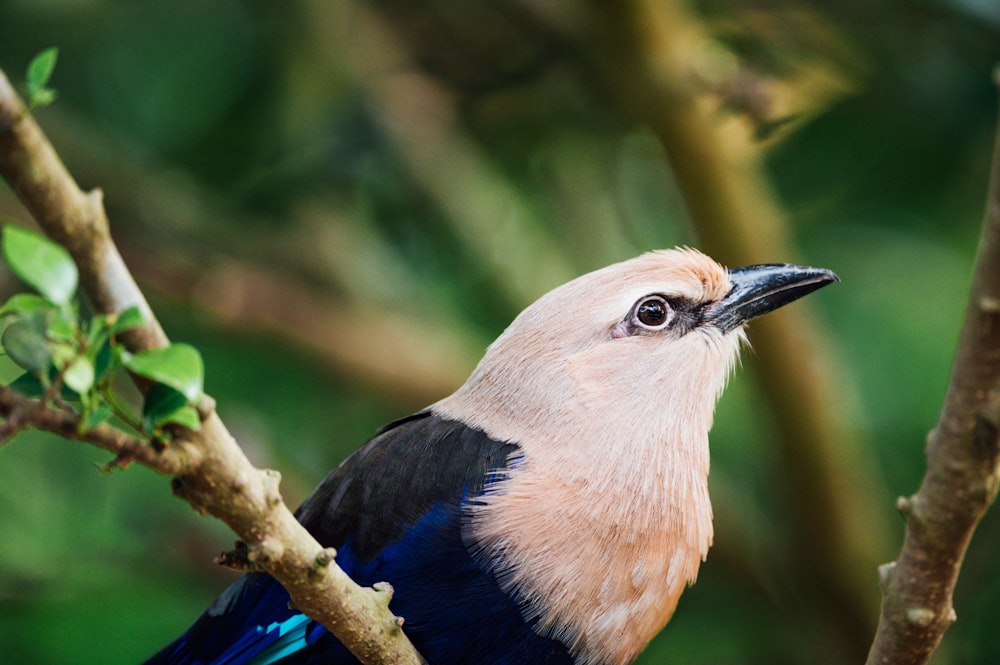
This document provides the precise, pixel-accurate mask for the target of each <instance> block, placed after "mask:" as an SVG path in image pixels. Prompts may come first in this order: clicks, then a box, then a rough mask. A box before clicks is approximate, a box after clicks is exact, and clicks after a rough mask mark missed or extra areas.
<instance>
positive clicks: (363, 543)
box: [149, 412, 572, 665]
mask: <svg viewBox="0 0 1000 665" xmlns="http://www.w3.org/2000/svg"><path fill="white" fill-rule="evenodd" d="M517 452H518V448H517V446H516V445H513V444H510V443H505V442H499V441H495V440H493V439H490V438H489V437H488V436H487V435H486V434H484V433H483V432H481V431H479V430H475V429H473V428H470V427H467V426H465V425H463V424H462V423H459V422H456V421H449V420H445V419H442V418H439V417H437V416H434V415H432V414H430V413H426V412H425V413H421V414H417V415H415V416H410V417H409V418H405V419H403V420H400V421H396V422H395V423H391V424H390V425H388V426H387V427H386V428H384V429H383V430H381V431H380V433H379V434H377V435H376V436H375V438H374V439H372V440H371V441H369V442H368V443H367V444H366V445H365V446H363V447H362V448H361V449H359V450H358V451H357V452H356V453H354V454H353V455H352V456H351V457H349V458H348V459H347V460H346V461H345V462H344V463H343V464H342V465H341V466H340V467H338V468H337V469H334V470H333V471H332V472H331V473H330V475H329V476H328V477H327V478H326V479H325V480H324V481H323V482H322V483H321V484H320V485H319V487H317V489H316V490H315V491H314V492H313V494H312V495H311V496H310V497H309V499H307V500H306V502H305V503H304V504H303V506H302V507H301V508H300V509H299V510H298V512H297V513H296V516H297V517H298V518H299V520H300V521H301V522H302V523H303V524H304V525H305V526H306V528H308V529H309V531H310V532H312V533H313V535H314V536H315V537H316V538H317V540H319V541H320V543H322V544H323V545H325V546H332V547H335V548H336V549H337V563H338V564H339V565H340V566H341V567H342V568H343V569H344V570H345V572H347V574H348V575H350V576H351V577H352V578H353V579H354V580H355V581H356V582H358V583H359V584H361V585H365V586H370V585H372V584H374V583H376V582H380V581H387V582H390V583H391V584H392V585H393V587H394V589H395V594H394V596H393V600H392V603H391V604H390V609H392V611H393V612H394V613H395V614H397V615H398V616H402V617H403V618H404V620H405V624H404V627H403V629H404V631H405V632H406V634H407V635H408V636H409V638H410V639H411V640H412V641H413V643H414V645H415V646H416V647H417V649H418V650H419V651H420V653H421V654H422V655H423V656H424V658H425V659H427V661H428V663H430V664H431V665H513V664H515V663H532V664H534V663H541V664H546V665H570V664H571V663H572V658H571V657H570V656H569V654H568V652H567V650H566V648H565V647H564V646H563V645H562V644H561V643H559V642H557V641H555V640H552V639H550V638H543V637H540V636H539V635H537V634H536V633H534V632H533V631H532V630H531V625H530V624H526V623H525V621H524V619H523V618H522V613H521V611H520V608H519V607H518V605H517V601H515V600H514V599H512V598H510V597H509V596H507V595H506V594H505V593H504V592H503V591H502V590H501V589H500V587H499V585H498V584H497V582H496V580H495V578H494V577H493V575H492V573H490V572H489V571H487V570H485V569H484V568H483V567H482V565H481V564H480V563H479V562H477V561H476V560H475V559H474V558H473V557H472V555H471V554H470V553H469V551H468V549H467V548H466V546H465V543H464V541H463V534H462V529H463V525H464V524H465V517H466V512H465V511H466V505H467V503H468V501H470V500H471V501H475V498H476V497H478V496H479V495H480V494H481V493H482V492H483V491H484V490H485V489H486V488H487V486H488V485H489V484H490V483H491V482H493V481H494V480H496V479H498V478H500V477H502V476H503V472H504V469H505V468H507V465H508V463H510V461H511V460H512V459H516V458H517ZM149 663H151V664H155V665H237V664H241V665H271V663H278V664H280V665H312V664H319V663H323V664H325V665H341V664H344V665H346V664H348V663H350V664H356V663H357V660H355V659H354V657H353V656H352V655H351V654H350V653H349V652H348V651H347V649H346V648H344V647H343V645H341V644H340V642H339V641H337V640H336V639H335V638H334V637H333V636H332V635H331V634H329V633H328V632H327V631H326V630H325V629H324V628H323V627H322V626H321V625H319V624H317V623H315V622H312V621H311V620H309V619H308V618H306V617H304V616H303V615H301V614H299V613H297V612H295V611H294V610H291V609H289V608H288V594H287V592H286V591H285V590H284V588H282V587H281V585H280V584H278V583H277V582H276V581H274V580H273V579H272V578H271V577H269V576H267V575H264V574H260V573H253V574H249V575H245V576H244V577H242V578H241V579H240V580H239V581H237V582H236V583H235V584H233V585H232V586H231V587H229V589H227V590H226V591H225V592H224V593H223V594H222V595H221V596H220V597H219V599H218V600H217V601H216V602H215V603H214V604H213V605H212V606H211V607H210V608H209V609H208V610H207V611H206V612H205V613H204V614H203V615H202V616H201V618H199V619H198V621H197V622H195V624H194V625H193V626H192V627H191V629H190V630H189V631H188V632H187V633H185V634H184V635H182V636H181V637H180V638H179V639H178V640H177V641H176V642H174V643H173V644H171V645H169V646H168V647H166V648H165V649H164V650H163V651H161V652H160V653H159V654H157V655H156V656H154V657H153V659H151V660H150V661H149Z"/></svg>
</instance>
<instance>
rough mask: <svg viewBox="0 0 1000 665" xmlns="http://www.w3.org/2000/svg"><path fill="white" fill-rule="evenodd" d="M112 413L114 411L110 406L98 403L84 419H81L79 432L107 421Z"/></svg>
mask: <svg viewBox="0 0 1000 665" xmlns="http://www.w3.org/2000/svg"><path fill="white" fill-rule="evenodd" d="M113 415H114V411H113V410H112V409H111V407H110V406H108V405H107V404H98V405H97V408H96V409H94V410H93V411H91V412H90V413H88V414H87V417H86V419H84V421H83V426H82V430H81V432H87V431H89V430H92V429H94V428H95V427H97V426H98V425H100V424H101V423H103V422H105V421H107V420H108V419H109V418H111V416H113Z"/></svg>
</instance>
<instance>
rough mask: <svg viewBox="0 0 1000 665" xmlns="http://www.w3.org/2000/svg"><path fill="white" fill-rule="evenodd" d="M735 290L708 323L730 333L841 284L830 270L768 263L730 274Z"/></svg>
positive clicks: (714, 310)
mask: <svg viewBox="0 0 1000 665" xmlns="http://www.w3.org/2000/svg"><path fill="white" fill-rule="evenodd" d="M729 279H730V281H732V283H733V288H732V290H731V291H730V292H729V293H728V294H727V295H726V297H725V298H723V299H722V300H720V301H719V302H718V303H716V304H715V306H714V307H712V308H711V309H710V310H709V311H708V312H707V315H706V321H707V323H709V324H711V325H713V326H715V327H716V328H718V329H719V330H721V331H722V332H729V331H730V330H733V329H735V328H738V327H740V326H741V325H743V324H744V323H746V322H747V321H750V320H751V319H756V318H757V317H758V316H761V315H763V314H767V313H768V312H770V311H773V310H776V309H778V308H779V307H781V306H783V305H787V304H788V303H790V302H792V301H794V300H798V299H799V298H801V297H802V296H804V295H808V294H810V293H812V292H813V291H815V290H816V289H819V288H822V287H824V286H826V285H827V284H830V283H831V282H839V281H840V278H839V277H837V275H836V274H834V273H833V272H832V271H830V270H825V269H823V268H809V267H807V266H793V265H790V264H787V263H768V264H764V265H757V266H745V267H743V268H736V269H735V270H730V271H729Z"/></svg>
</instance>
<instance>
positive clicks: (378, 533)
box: [296, 411, 518, 560]
mask: <svg viewBox="0 0 1000 665" xmlns="http://www.w3.org/2000/svg"><path fill="white" fill-rule="evenodd" d="M517 451H518V446H517V445H515V444H513V443H505V442H501V441H496V440H494V439H492V438H490V437H489V436H488V435H487V434H486V433H485V432H483V431H482V430H478V429H475V428H472V427H470V426H468V425H465V424H464V423H462V422H459V421H456V420H447V419H444V418H442V417H440V416H437V415H434V414H433V413H431V412H429V411H425V412H421V413H418V414H415V415H412V416H409V417H407V418H403V419H401V420H397V421H395V422H393V423H390V424H389V425H387V426H386V427H384V428H382V429H381V430H380V431H379V433H378V434H376V435H375V437H374V438H373V439H371V440H370V441H369V442H368V443H366V444H365V445H364V446H362V447H361V448H360V449H358V450H357V451H356V452H355V453H354V454H353V455H351V456H350V457H348V458H347V459H346V460H344V462H343V463H342V464H341V465H340V466H338V467H337V468H336V469H334V470H333V471H331V472H330V475H328V476H327V477H326V479H325V480H324V481H323V482H322V483H320V485H319V487H317V488H316V490H315V491H314V492H313V493H312V495H311V496H310V497H309V498H308V499H306V501H305V503H303V504H302V507H301V508H299V510H298V512H297V515H296V516H297V517H298V519H299V521H300V522H302V524H303V525H305V527H306V528H307V529H308V530H309V531H310V532H311V533H312V534H313V535H314V536H315V537H316V539H317V540H319V542H320V543H321V544H323V545H324V546H327V547H340V546H342V545H343V544H344V543H345V542H347V541H350V542H351V543H352V547H353V548H354V550H355V551H356V553H357V555H358V556H359V557H360V559H361V560H370V559H372V558H373V557H375V555H377V554H378V552H379V551H381V550H382V549H383V548H384V547H385V546H386V545H388V544H391V543H393V542H395V541H397V540H399V539H400V538H401V537H402V536H403V534H404V533H405V532H406V530H407V528H408V527H409V526H410V525H412V524H414V523H416V522H417V521H419V520H420V518H421V517H423V516H424V515H425V514H426V513H427V512H428V511H429V510H430V509H431V507H432V506H434V504H435V503H437V502H439V501H443V502H445V503H447V504H449V505H454V506H457V505H459V504H460V503H461V501H462V499H463V496H469V497H474V496H476V495H478V494H479V493H480V492H481V491H482V489H483V487H484V485H485V484H486V482H487V481H488V478H489V477H490V475H491V473H492V472H494V471H497V470H499V469H502V468H504V467H505V466H506V465H507V462H508V460H509V459H510V457H511V456H512V455H513V454H515V453H516V452H517Z"/></svg>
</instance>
